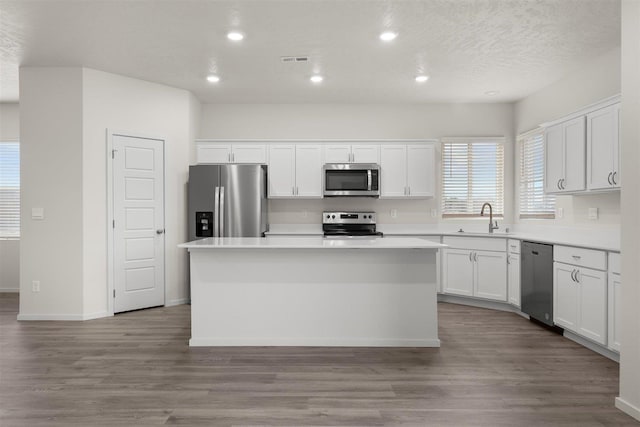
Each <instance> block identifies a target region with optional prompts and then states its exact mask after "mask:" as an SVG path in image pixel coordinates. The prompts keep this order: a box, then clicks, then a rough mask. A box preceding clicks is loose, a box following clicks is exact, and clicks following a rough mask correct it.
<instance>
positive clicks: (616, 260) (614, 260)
mask: <svg viewBox="0 0 640 427" xmlns="http://www.w3.org/2000/svg"><path fill="white" fill-rule="evenodd" d="M609 271H610V272H611V273H618V274H620V254H619V253H616V252H610V253H609Z"/></svg>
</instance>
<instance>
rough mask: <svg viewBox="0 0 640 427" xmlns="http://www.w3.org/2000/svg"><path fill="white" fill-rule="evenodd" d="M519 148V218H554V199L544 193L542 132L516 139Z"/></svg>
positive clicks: (531, 133)
mask: <svg viewBox="0 0 640 427" xmlns="http://www.w3.org/2000/svg"><path fill="white" fill-rule="evenodd" d="M518 145H519V146H520V198H519V211H520V218H555V207H556V198H555V196H553V195H550V194H549V195H547V194H545V192H544V131H543V130H536V131H534V132H530V133H527V134H524V135H520V136H519V137H518Z"/></svg>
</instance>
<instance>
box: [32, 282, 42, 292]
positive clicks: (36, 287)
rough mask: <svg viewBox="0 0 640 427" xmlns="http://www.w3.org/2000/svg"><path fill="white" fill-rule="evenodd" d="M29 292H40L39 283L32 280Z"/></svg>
mask: <svg viewBox="0 0 640 427" xmlns="http://www.w3.org/2000/svg"><path fill="white" fill-rule="evenodd" d="M31 292H40V281H39V280H34V281H32V282H31Z"/></svg>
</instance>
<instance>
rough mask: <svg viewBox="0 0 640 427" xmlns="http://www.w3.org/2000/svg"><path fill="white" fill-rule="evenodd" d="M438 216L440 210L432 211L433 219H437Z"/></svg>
mask: <svg viewBox="0 0 640 427" xmlns="http://www.w3.org/2000/svg"><path fill="white" fill-rule="evenodd" d="M437 216H438V209H436V208H433V209H431V218H436V217H437Z"/></svg>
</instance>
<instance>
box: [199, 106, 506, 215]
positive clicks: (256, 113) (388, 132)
mask: <svg viewBox="0 0 640 427" xmlns="http://www.w3.org/2000/svg"><path fill="white" fill-rule="evenodd" d="M201 124H202V125H201V128H200V135H199V137H200V138H215V139H225V138H228V139H430V138H440V137H443V136H505V137H506V150H505V156H507V158H512V157H513V150H512V146H513V135H514V130H513V106H512V104H398V105H396V104H388V105H370V104H295V105H293V104H249V105H247V104H233V105H219V104H206V105H203V109H202V120H201ZM512 166H513V165H512V164H511V163H508V164H507V165H506V169H505V215H506V217H505V221H506V222H510V221H511V212H512V206H513V203H512V202H513V198H512V194H513V167H512ZM439 207H440V205H439V196H438V197H436V198H434V199H433V200H425V201H388V200H356V201H353V200H350V201H348V200H345V199H340V200H316V201H304V200H289V201H285V200H271V201H270V207H269V220H270V222H271V223H274V224H277V223H315V224H319V222H320V213H321V212H322V210H323V209H332V208H347V209H351V208H352V209H357V208H372V209H374V210H375V211H377V212H378V213H379V216H378V222H380V223H392V222H397V223H432V222H437V221H438V219H437V218H432V217H431V216H430V214H429V212H430V210H431V208H437V209H438V210H439ZM392 208H394V209H397V210H398V217H397V218H396V219H394V218H391V216H390V215H389V211H390V209H392ZM305 213H306V216H305ZM482 221H483V222H485V221H486V220H484V219H483V220H482Z"/></svg>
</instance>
